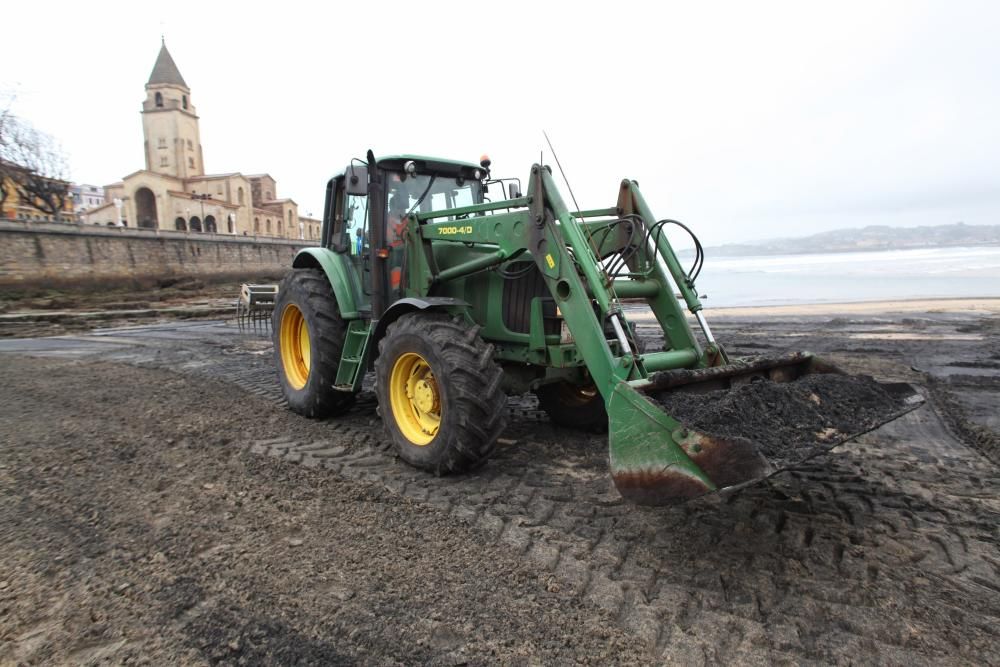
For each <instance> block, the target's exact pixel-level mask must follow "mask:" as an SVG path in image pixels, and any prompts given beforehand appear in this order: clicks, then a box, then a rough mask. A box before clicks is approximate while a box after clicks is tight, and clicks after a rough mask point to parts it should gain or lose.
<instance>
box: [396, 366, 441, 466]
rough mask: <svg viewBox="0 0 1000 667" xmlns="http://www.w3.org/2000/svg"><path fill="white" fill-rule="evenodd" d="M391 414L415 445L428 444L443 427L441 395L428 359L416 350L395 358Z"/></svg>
mask: <svg viewBox="0 0 1000 667" xmlns="http://www.w3.org/2000/svg"><path fill="white" fill-rule="evenodd" d="M389 402H390V403H391V404H392V416H393V417H394V418H395V420H396V426H398V427H399V430H400V432H401V433H402V434H403V436H404V437H405V438H406V439H407V440H409V441H410V442H411V443H413V444H414V445H417V446H418V447H423V446H424V445H426V444H429V443H430V441H431V440H433V439H434V436H436V435H437V432H438V429H439V428H440V427H441V394H440V392H439V391H438V384H437V380H435V379H434V373H432V372H431V366H430V364H428V363H427V361H426V360H425V359H424V358H423V357H421V356H420V355H419V354H416V353H415V352H407V353H406V354H404V355H402V356H400V357H399V358H398V359H396V363H394V364H393V365H392V372H391V373H390V374H389Z"/></svg>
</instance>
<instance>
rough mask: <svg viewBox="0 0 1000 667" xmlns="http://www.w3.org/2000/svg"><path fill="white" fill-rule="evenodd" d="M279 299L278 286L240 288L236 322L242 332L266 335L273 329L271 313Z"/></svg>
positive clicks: (245, 284)
mask: <svg viewBox="0 0 1000 667" xmlns="http://www.w3.org/2000/svg"><path fill="white" fill-rule="evenodd" d="M277 298H278V286H277V285H251V284H249V283H243V285H241V286H240V298H239V299H238V300H237V301H236V321H237V323H238V324H239V326H240V331H247V332H249V331H250V330H251V329H252V330H253V333H258V334H262V335H266V334H267V333H268V332H269V331H270V328H271V313H273V312H274V302H275V300H276V299H277Z"/></svg>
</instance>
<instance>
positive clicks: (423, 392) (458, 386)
mask: <svg viewBox="0 0 1000 667" xmlns="http://www.w3.org/2000/svg"><path fill="white" fill-rule="evenodd" d="M493 353H494V347H493V345H491V344H487V343H486V342H485V341H484V340H483V339H482V338H481V337H480V336H479V327H478V326H474V327H469V325H468V324H466V323H465V322H464V321H463V320H462V319H461V318H457V317H455V318H452V317H449V316H447V315H443V314H431V315H427V314H421V313H409V314H407V315H403V316H402V317H400V318H399V319H398V320H397V321H395V322H394V323H392V324H391V325H389V329H388V331H387V332H386V335H385V337H384V338H383V339H382V340H381V341H380V342H379V356H378V359H377V360H376V361H375V378H376V381H375V391H376V393H377V394H378V403H379V412H380V413H381V415H382V421H383V422H384V424H385V429H386V432H387V433H388V435H389V439H390V440H392V442H393V444H394V445H395V447H396V451H397V452H398V453H399V457H400V458H401V459H403V460H404V461H406V462H407V463H409V464H411V465H413V466H415V467H417V468H421V469H423V470H429V471H431V472H433V473H434V474H436V475H446V474H448V473H453V472H462V471H464V470H470V469H473V468H476V467H478V466H479V465H481V464H482V463H484V462H485V461H486V459H487V458H489V456H490V454H491V453H492V452H493V449H494V447H495V446H496V439H497V437H499V435H500V433H501V432H502V431H503V428H504V426H505V425H506V424H505V417H504V410H505V406H506V397H505V396H504V393H503V392H502V391H501V390H500V383H501V380H502V378H503V371H502V370H501V369H500V367H499V366H498V365H497V364H496V362H495V361H493Z"/></svg>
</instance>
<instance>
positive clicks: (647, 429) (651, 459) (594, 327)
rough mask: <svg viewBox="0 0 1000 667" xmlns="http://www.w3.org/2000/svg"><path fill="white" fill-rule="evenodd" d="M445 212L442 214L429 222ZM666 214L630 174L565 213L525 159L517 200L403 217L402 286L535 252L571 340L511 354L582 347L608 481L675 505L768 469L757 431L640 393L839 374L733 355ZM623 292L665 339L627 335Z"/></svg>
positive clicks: (432, 283)
mask: <svg viewBox="0 0 1000 667" xmlns="http://www.w3.org/2000/svg"><path fill="white" fill-rule="evenodd" d="M445 217H447V218H449V219H448V220H447V221H441V220H440V218H445ZM666 222H667V221H657V220H656V219H655V217H654V216H653V214H652V212H651V210H650V209H649V207H648V205H647V204H646V202H645V200H644V199H643V197H642V195H641V193H640V192H639V188H638V185H637V184H636V183H635V182H634V181H629V180H625V181H622V182H621V184H620V189H619V193H618V201H617V204H616V206H615V207H612V208H608V209H598V210H593V211H579V212H573V211H571V210H569V208H568V207H567V206H566V204H565V202H564V201H563V199H562V197H561V196H560V194H559V191H558V189H557V188H556V186H555V183H554V181H553V178H552V175H551V173H550V171H549V170H548V168H546V167H543V166H541V165H537V164H536V165H534V166H533V167H532V169H531V176H530V180H529V184H528V192H527V194H526V195H525V196H524V197H521V198H518V199H513V200H506V201H500V202H495V203H486V204H479V205H474V206H468V207H463V208H455V209H450V210H445V211H437V212H429V213H421V214H417V215H412V216H411V217H410V220H409V223H408V224H407V227H406V231H405V233H406V235H407V243H406V252H407V255H406V259H407V281H406V293H407V296H414V297H422V296H426V295H428V294H434V292H435V290H437V289H438V288H439V287H440V286H442V285H444V284H445V283H448V282H449V281H452V280H457V279H460V278H464V277H466V276H469V275H471V274H474V273H477V272H480V271H484V270H488V269H492V268H494V267H498V266H499V265H501V264H503V263H504V262H507V261H508V260H511V259H514V258H518V257H520V256H522V255H527V256H529V257H530V258H531V259H532V260H533V262H534V263H535V265H536V266H537V268H538V271H539V272H540V274H541V276H542V277H543V279H544V282H545V285H546V286H547V288H548V291H549V292H550V293H551V295H552V297H553V299H554V300H555V303H556V305H557V306H558V309H559V313H560V314H561V318H562V320H563V321H564V323H565V324H566V325H567V327H568V329H569V332H570V333H571V335H572V341H573V344H572V346H570V349H566V347H565V346H552V345H548V346H545V347H546V349H545V351H544V352H540V353H539V354H541V355H542V356H541V357H538V358H535V357H531V356H514V357H511V359H512V360H525V361H528V362H531V363H540V364H542V365H545V366H549V367H558V366H560V364H563V363H565V362H567V358H566V357H570V361H572V359H571V357H572V356H573V355H578V356H579V358H580V359H581V360H582V364H583V365H585V367H586V369H587V371H588V373H589V376H590V378H591V379H592V380H593V382H594V384H595V386H596V387H597V389H598V391H599V392H600V394H601V396H602V398H603V399H604V403H605V407H606V410H607V413H608V441H609V460H610V467H611V473H612V477H613V479H614V481H615V485H616V486H617V488H618V490H619V492H620V493H621V494H622V495H623V496H624V497H626V498H628V499H630V500H632V501H634V502H638V503H643V504H667V503H674V502H680V501H683V500H688V499H691V498H694V497H697V496H700V495H703V494H705V493H709V492H712V491H716V490H719V489H721V488H724V487H734V486H738V485H741V484H745V483H749V482H751V481H754V480H758V479H761V478H763V477H765V476H767V475H769V474H772V473H774V472H775V471H776V468H775V467H774V466H773V465H772V464H771V462H770V461H769V460H768V459H767V458H766V457H765V456H763V455H762V454H761V451H760V449H759V448H758V446H757V445H756V444H755V443H754V442H752V441H750V440H747V439H744V438H741V437H718V436H713V435H710V434H707V433H702V432H699V431H697V430H696V429H692V428H688V427H687V426H685V425H684V424H682V423H681V422H680V421H678V420H677V419H675V418H674V417H673V416H671V415H670V414H668V413H667V412H665V411H664V410H663V408H662V407H661V406H660V405H658V404H657V402H655V401H654V400H652V399H651V398H650V394H654V393H655V392H657V391H663V390H665V391H676V390H677V389H678V387H683V388H684V389H690V388H696V389H697V388H701V389H705V388H718V387H726V386H730V385H733V384H737V383H741V382H747V381H749V380H750V379H752V378H762V379H767V380H771V381H774V382H789V381H792V380H795V379H796V378H798V377H800V376H802V375H805V374H808V373H817V372H837V371H836V369H835V368H832V367H830V366H829V365H826V364H823V363H819V362H818V361H817V360H815V359H814V358H813V357H812V356H811V355H809V354H797V355H791V356H788V357H783V358H776V359H764V360H758V361H756V362H755V363H753V364H749V365H748V364H740V363H731V362H730V360H729V358H728V357H727V355H726V354H725V352H724V351H723V350H722V349H721V348H720V347H719V346H718V345H717V344H716V342H715V339H714V338H713V336H712V333H711V330H710V329H709V327H708V324H707V322H706V321H705V318H704V316H703V313H702V304H701V303H700V301H699V299H698V296H697V290H696V288H695V285H694V282H693V280H692V279H690V278H689V277H688V276H687V275H686V274H685V273H684V271H683V269H682V268H681V266H680V263H679V261H678V259H677V256H676V254H675V253H674V251H673V248H672V247H671V245H670V243H669V241H668V239H667V236H666V234H664V233H663V227H664V226H665V224H666ZM448 242H451V243H456V244H463V245H464V246H465V247H466V248H467V249H468V248H473V249H475V250H476V252H474V253H471V254H470V253H461V254H456V255H455V256H457V257H462V258H463V259H462V260H461V261H457V262H456V263H453V264H450V265H439V264H440V262H437V261H435V259H434V257H435V253H434V252H433V250H432V244H435V245H437V244H441V243H448ZM614 256H617V257H619V261H618V262H617V263H615V262H614V261H612V263H611V265H610V266H609V265H608V258H609V257H614ZM675 294H679V295H680V299H678V298H677V297H676V296H675ZM623 298H642V299H644V300H645V302H646V303H647V304H648V305H649V307H650V309H651V310H652V312H653V314H654V316H655V317H656V320H657V322H658V323H659V325H660V327H661V329H662V331H663V338H664V341H665V347H664V349H663V350H659V351H651V352H643V351H641V350H640V348H639V346H638V345H637V344H636V341H635V340H633V339H632V334H631V331H632V330H631V328H630V325H629V323H628V321H627V319H626V316H625V312H624V310H623V307H622V302H621V299H623ZM681 301H683V304H682V303H681ZM685 306H686V307H687V310H688V311H689V312H690V313H691V314H693V315H694V316H695V318H696V321H697V322H698V324H699V327H700V328H701V331H702V334H703V335H704V338H705V345H704V346H702V345H700V344H699V342H698V340H697V339H696V337H695V334H694V331H692V329H691V327H690V326H689V325H688V321H687V317H686V315H685V312H684V307H685ZM605 322H609V323H610V324H611V330H612V331H613V334H612V335H608V334H607V333H605V332H606V328H605V326H604V324H605ZM500 354H503V351H501V352H500ZM527 354H529V355H530V354H531V353H530V352H529V353H527ZM911 399H912V396H910V397H908V398H907V400H909V403H907V404H906V405H905V406H904V407H900V408H899V410H897V411H895V412H893V413H892V414H888V415H884V416H883V419H882V420H876V421H873V422H871V423H868V424H865V425H864V429H863V430H861V431H859V432H863V431H864V430H870V429H871V428H875V427H877V426H878V425H880V424H881V423H885V421H889V420H891V419H894V418H896V417H898V416H900V415H901V414H902V413H904V412H906V411H909V410H911V409H913V408H914V407H916V405H918V404H919V401H916V400H911ZM901 405H902V404H901ZM840 435H841V437H840V438H839V439H830V440H827V441H824V442H822V443H819V445H818V446H817V447H814V448H812V449H809V450H808V451H805V452H804V453H803V456H805V457H808V456H813V455H815V454H816V453H818V452H820V451H825V450H826V449H830V448H832V447H833V446H835V445H836V444H839V443H840V442H844V441H846V440H848V439H850V438H853V437H856V436H857V435H858V433H843V434H840Z"/></svg>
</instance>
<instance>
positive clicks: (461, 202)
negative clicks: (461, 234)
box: [386, 172, 483, 221]
mask: <svg viewBox="0 0 1000 667" xmlns="http://www.w3.org/2000/svg"><path fill="white" fill-rule="evenodd" d="M387 182H388V188H387V190H388V192H387V193H386V194H387V195H388V196H387V197H386V205H387V206H388V213H389V219H390V220H393V219H397V220H398V219H400V218H402V217H403V216H405V215H406V214H407V213H411V212H413V213H429V212H431V211H445V210H448V209H452V208H460V207H462V206H472V205H473V204H481V203H482V201H483V194H482V189H483V186H482V183H480V182H479V181H476V180H473V179H456V178H453V177H451V176H432V175H428V174H418V175H416V176H409V175H407V174H405V173H402V174H401V173H396V172H390V173H389V175H388V179H387ZM453 219H454V218H453V217H452V216H449V217H448V218H447V220H453ZM436 220H437V221H440V220H445V218H438V219H436Z"/></svg>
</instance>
